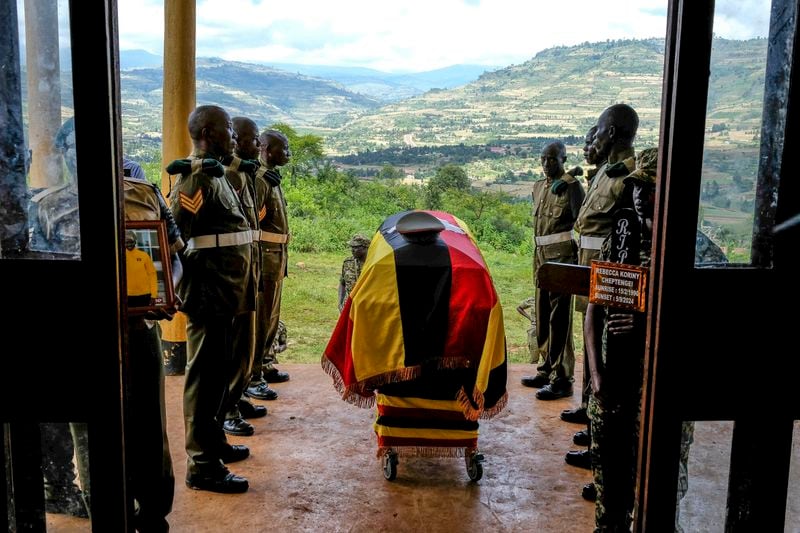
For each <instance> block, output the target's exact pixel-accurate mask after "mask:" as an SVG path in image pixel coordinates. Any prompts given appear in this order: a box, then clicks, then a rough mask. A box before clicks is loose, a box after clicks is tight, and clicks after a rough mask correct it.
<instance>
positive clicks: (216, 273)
mask: <svg viewBox="0 0 800 533" xmlns="http://www.w3.org/2000/svg"><path fill="white" fill-rule="evenodd" d="M189 134H190V136H191V138H192V144H193V145H194V151H193V152H192V154H191V155H190V156H189V160H190V162H191V166H192V172H191V173H190V174H183V175H181V176H180V177H179V178H178V179H177V181H176V183H175V186H174V189H173V191H172V193H171V194H172V205H171V210H172V213H173V215H174V217H175V221H176V222H177V224H178V227H179V228H180V230H181V234H182V236H183V239H184V240H185V241H186V249H185V251H184V255H183V264H184V275H183V279H181V282H180V283H179V284H178V287H177V293H178V296H180V298H181V300H182V301H183V306H182V310H183V312H184V313H185V314H186V317H187V326H186V333H187V335H186V337H187V346H186V347H187V358H188V361H187V365H186V375H185V384H184V395H183V412H184V423H185V429H186V453H187V455H188V462H187V469H186V484H187V486H189V487H190V488H193V489H199V490H209V491H214V492H224V493H240V492H245V491H247V489H248V482H247V479H245V478H243V477H240V476H237V475H234V474H233V473H231V472H230V471H229V470H228V468H227V467H226V466H225V463H231V462H234V461H240V460H242V459H245V458H246V457H247V456H248V455H249V454H250V450H249V449H248V448H247V447H246V446H242V445H231V444H229V443H228V442H227V439H226V437H225V432H224V431H223V429H222V420H223V418H224V415H225V413H226V412H227V411H228V410H229V408H230V406H231V402H236V401H238V400H239V398H238V397H235V398H232V399H231V398H230V394H229V385H230V383H231V380H232V378H233V376H234V375H235V374H236V373H237V372H240V371H242V370H241V367H242V365H243V364H246V362H247V361H248V359H249V356H250V354H249V350H250V347H251V345H250V344H249V343H245V342H236V340H238V339H242V338H243V335H241V334H240V332H241V331H242V329H247V328H249V327H250V320H251V318H252V314H251V313H252V312H253V311H254V310H255V303H256V302H255V300H256V281H257V280H256V279H254V276H253V269H252V261H253V258H252V242H253V233H252V231H251V228H250V224H249V222H248V218H247V214H246V213H245V208H244V207H243V206H242V203H241V200H240V199H239V196H238V195H237V194H236V191H235V190H234V189H233V187H232V186H231V184H230V182H229V181H228V180H227V179H225V176H224V174H225V169H224V167H223V166H222V164H221V163H220V162H219V161H220V160H222V159H223V158H226V157H230V156H231V154H232V151H233V141H234V140H235V134H234V133H233V125H232V123H231V119H230V116H229V115H228V113H227V112H226V111H225V110H224V109H222V108H221V107H219V106H211V105H204V106H199V107H197V108H196V109H195V110H194V111H193V112H192V113H191V115H190V116H189Z"/></svg>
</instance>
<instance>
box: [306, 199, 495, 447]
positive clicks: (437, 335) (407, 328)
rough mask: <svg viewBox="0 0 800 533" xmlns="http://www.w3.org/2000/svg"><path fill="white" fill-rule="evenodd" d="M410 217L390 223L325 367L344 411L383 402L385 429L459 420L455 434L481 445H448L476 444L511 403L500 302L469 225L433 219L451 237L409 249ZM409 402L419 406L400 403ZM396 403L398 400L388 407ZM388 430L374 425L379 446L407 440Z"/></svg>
mask: <svg viewBox="0 0 800 533" xmlns="http://www.w3.org/2000/svg"><path fill="white" fill-rule="evenodd" d="M408 213H410V211H405V212H402V213H397V214H394V215H392V216H390V217H388V218H387V219H386V220H384V222H383V223H382V224H381V226H380V228H378V231H377V232H376V233H375V236H374V237H373V239H372V243H371V245H370V247H369V251H368V253H367V258H366V260H365V263H364V266H363V268H362V271H361V275H360V276H359V278H358V281H357V282H356V285H355V287H354V288H353V290H352V292H351V293H350V295H349V296H348V298H347V300H346V302H345V306H344V309H343V310H342V313H341V315H340V316H339V320H338V322H337V324H336V327H335V328H334V331H333V333H332V335H331V338H330V340H329V342H328V345H327V347H326V349H325V353H324V355H323V357H322V367H323V369H324V370H325V371H326V372H327V373H328V374H329V375H330V376H331V377H332V378H333V381H334V386H335V387H336V389H337V390H338V391H339V392H340V393H341V394H342V399H343V400H345V401H347V402H350V403H353V404H356V405H359V406H362V407H371V406H373V405H375V401H376V391H377V392H378V393H380V395H382V396H378V406H379V418H378V421H380V420H381V417H384V416H389V417H392V416H395V417H396V418H397V417H398V416H399V417H400V418H403V417H402V416H400V413H404V412H405V413H407V414H408V415H413V417H416V418H417V422H408V421H406V422H404V423H407V424H419V423H422V424H423V425H424V422H419V420H422V421H424V420H425V419H426V418H433V419H441V420H445V419H450V418H451V417H452V416H453V415H457V416H456V419H451V420H450V422H448V424H449V426H451V427H450V428H449V430H452V431H455V432H460V431H466V432H468V433H469V432H474V435H473V434H471V433H470V434H469V435H467V434H460V433H451V434H448V436H447V437H446V439H445V440H448V441H452V440H454V439H451V438H450V437H459V436H463V437H464V438H466V439H472V438H477V423H476V422H474V421H476V420H478V419H479V418H490V417H492V416H494V415H495V414H497V413H498V412H500V411H501V410H502V409H503V407H505V403H506V399H507V395H506V370H507V369H506V345H505V331H504V328H503V314H502V308H501V306H500V301H499V300H498V298H497V293H496V291H495V289H494V284H493V283H492V279H491V276H490V274H489V271H488V269H487V268H486V263H485V262H484V260H483V256H482V255H481V253H480V250H478V247H477V245H476V244H475V239H474V237H473V236H472V234H471V233H470V231H469V229H468V228H467V226H466V224H465V223H464V222H463V221H461V220H459V219H458V218H456V217H455V216H453V215H451V214H449V213H445V212H441V211H427V213H429V214H431V215H433V216H435V217H436V218H438V219H439V220H440V221H441V222H442V223H443V224H444V226H445V229H444V230H443V231H441V232H440V233H438V235H437V237H436V240H435V242H432V243H425V244H420V243H412V242H409V241H407V240H406V238H405V237H404V236H403V235H401V234H400V233H399V232H398V231H397V228H396V226H397V222H398V221H399V220H400V219H401V218H402V217H403V216H404V215H406V214H408ZM404 387H411V388H404ZM407 394H413V395H414V397H415V398H417V399H419V400H420V401H421V402H422V403H421V404H420V403H414V402H412V403H411V404H409V403H408V402H409V401H410V398H406V399H405V400H402V401H401V400H400V399H401V398H404V397H405V396H406V395H407ZM390 397H391V398H395V400H393V401H391V402H389V401H385V399H386V398H390ZM436 402H445V403H443V404H437V403H436ZM381 410H383V414H381ZM387 410H388V411H387ZM426 410H427V411H429V412H427V413H426ZM427 415H430V416H427ZM438 415H443V416H438ZM444 415H446V416H444ZM459 417H460V418H459ZM406 418H407V417H406ZM388 420H389V421H390V422H391V424H382V423H378V422H376V424H377V426H376V431H378V434H379V438H380V437H381V432H380V430H379V428H378V426H382V427H384V428H387V429H386V430H385V431H386V432H387V433H386V435H385V436H386V437H387V438H388V437H397V436H399V437H401V438H402V437H403V436H402V435H399V434H398V431H399V432H400V433H403V431H401V430H399V429H397V426H396V425H393V424H394V422H392V419H391V418H389V419H388ZM454 421H455V422H457V423H456V424H452V423H451V422H454ZM465 422H468V424H464V423H465ZM446 425H447V424H446ZM415 427H416V426H415ZM392 428H394V429H392ZM406 429H413V427H412V428H406ZM428 429H433V428H428ZM438 429H442V428H438ZM445 429H447V428H445ZM449 430H448V431H449ZM392 432H394V433H395V434H394V435H389V433H392ZM455 440H457V439H455Z"/></svg>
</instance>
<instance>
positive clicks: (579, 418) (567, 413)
mask: <svg viewBox="0 0 800 533" xmlns="http://www.w3.org/2000/svg"><path fill="white" fill-rule="evenodd" d="M596 135H597V126H592V127H591V128H589V131H587V132H586V136H585V137H584V144H583V158H584V159H585V160H586V162H587V163H588V164H589V165H592V166H591V167H589V168H588V169H587V170H586V179H587V183H589V184H590V185H591V183H592V180H593V179H594V177H595V175H596V174H597V170H598V165H602V163H604V162H605V161H598V158H597V151H596V150H595V148H594V138H595V136H596ZM582 381H583V383H582V385H581V405H580V407H577V408H575V409H565V410H563V411H561V420H564V421H565V422H572V423H575V424H584V425H585V426H586V429H582V430H580V431H578V432H577V433H575V435H574V436H573V437H572V441H573V442H574V443H575V444H577V445H578V446H588V445H589V441H590V438H591V437H590V435H589V417H588V416H586V407H587V406H588V405H589V395H590V394H591V393H592V388H591V384H590V380H589V366H588V363H587V361H586V357H583V379H582ZM576 453H581V452H576ZM585 459H586V458H585V457H584V458H583V464H580V461H581V459H579V464H578V466H586V468H588V461H586V460H585ZM591 492H592V489H588V490H587V491H584V497H587V496H588V498H589V499H592V498H593V496H591Z"/></svg>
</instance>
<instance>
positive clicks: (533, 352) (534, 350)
mask: <svg viewBox="0 0 800 533" xmlns="http://www.w3.org/2000/svg"><path fill="white" fill-rule="evenodd" d="M535 305H536V298H534V297H533V296H529V297H528V298H525V299H524V300H522V302H520V304H519V305H518V306H517V313H519V314H521V315H522V316H524V317H525V318H526V319H528V321H529V322H530V326H528V353H529V354H530V363H531V364H532V365H536V364H539V362H540V361H541V360H542V359H541V356H540V355H539V346H538V345H537V344H536V314H535V313H534V312H533V309H534V306H535Z"/></svg>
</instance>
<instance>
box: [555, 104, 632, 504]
mask: <svg viewBox="0 0 800 533" xmlns="http://www.w3.org/2000/svg"><path fill="white" fill-rule="evenodd" d="M638 128H639V115H638V114H637V113H636V111H635V110H634V109H633V108H632V107H631V106H629V105H627V104H614V105H612V106H610V107H607V108H606V109H605V110H603V112H602V113H600V116H599V117H598V119H597V132H596V133H595V138H594V142H593V144H592V148H593V149H594V151H595V153H596V155H595V157H596V158H597V159H596V160H597V162H598V164H599V162H601V161H603V162H604V163H603V164H602V165H600V166H599V167H598V169H597V173H596V174H595V175H594V178H592V181H591V185H590V186H589V190H588V191H587V192H586V198H584V200H583V205H582V206H581V209H580V212H579V213H578V220H576V221H575V231H576V232H577V233H579V234H580V243H579V249H578V264H580V265H585V266H590V265H591V264H592V260H593V259H599V258H600V247H601V246H602V244H603V241H604V240H605V238H606V236H607V235H608V234H609V233H610V232H611V225H612V217H613V215H614V212H615V211H616V210H617V209H620V208H623V207H631V206H632V196H631V191H630V186H626V184H625V182H624V178H625V177H626V176H627V175H628V174H630V173H631V172H632V171H633V170H634V166H635V160H634V155H635V152H634V149H633V140H634V138H635V137H636V131H637V129H638ZM592 148H590V150H591V149H592ZM587 304H588V298H587V297H586V296H576V298H575V309H576V310H577V311H580V312H581V313H582V314H583V316H584V317H585V316H586V315H585V314H586V306H587ZM584 323H585V318H584ZM584 346H586V332H585V331H584ZM564 459H565V461H566V462H567V463H568V464H571V465H573V466H578V467H582V468H590V462H591V459H590V454H589V451H588V450H580V451H569V452H567V454H566V456H565V458H564ZM584 488H585V489H586V490H585V491H584V495H585V496H587V497H589V499H591V496H592V495H591V494H590V493H587V491H589V492H591V488H590V485H587V486H586V487H584Z"/></svg>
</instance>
